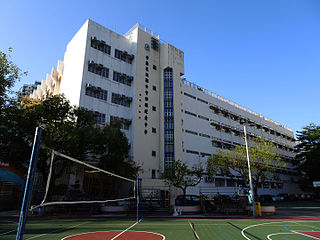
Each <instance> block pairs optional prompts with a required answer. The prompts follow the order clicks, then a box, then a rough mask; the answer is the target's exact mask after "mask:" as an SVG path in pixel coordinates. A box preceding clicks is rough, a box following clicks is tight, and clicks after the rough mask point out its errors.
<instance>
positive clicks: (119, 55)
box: [114, 49, 122, 59]
mask: <svg viewBox="0 0 320 240" xmlns="http://www.w3.org/2000/svg"><path fill="white" fill-rule="evenodd" d="M121 53H122V51H120V50H118V49H115V50H114V57H115V58H118V59H121Z"/></svg>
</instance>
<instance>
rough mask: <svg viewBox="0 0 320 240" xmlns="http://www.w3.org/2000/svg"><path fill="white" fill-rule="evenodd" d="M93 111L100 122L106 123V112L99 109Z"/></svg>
mask: <svg viewBox="0 0 320 240" xmlns="http://www.w3.org/2000/svg"><path fill="white" fill-rule="evenodd" d="M92 113H93V115H94V117H95V119H96V121H97V123H98V124H105V122H106V115H105V114H104V113H100V112H97V111H95V112H92Z"/></svg>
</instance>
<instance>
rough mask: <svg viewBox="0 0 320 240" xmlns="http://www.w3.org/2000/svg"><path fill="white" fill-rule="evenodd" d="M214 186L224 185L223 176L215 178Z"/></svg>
mask: <svg viewBox="0 0 320 240" xmlns="http://www.w3.org/2000/svg"><path fill="white" fill-rule="evenodd" d="M215 183H216V187H224V186H225V181H224V179H223V178H216V181H215Z"/></svg>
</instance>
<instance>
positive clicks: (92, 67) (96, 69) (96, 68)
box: [88, 61, 109, 78]
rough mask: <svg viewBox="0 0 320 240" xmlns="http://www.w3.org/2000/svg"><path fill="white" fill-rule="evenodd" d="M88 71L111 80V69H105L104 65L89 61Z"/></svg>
mask: <svg viewBox="0 0 320 240" xmlns="http://www.w3.org/2000/svg"><path fill="white" fill-rule="evenodd" d="M88 71H89V72H92V73H94V74H97V75H100V76H102V77H106V78H109V69H108V68H106V67H104V66H103V65H102V64H98V63H95V62H94V61H89V63H88Z"/></svg>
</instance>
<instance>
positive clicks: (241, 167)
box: [207, 138, 286, 196]
mask: <svg viewBox="0 0 320 240" xmlns="http://www.w3.org/2000/svg"><path fill="white" fill-rule="evenodd" d="M248 151H249V156H250V167H251V176H252V182H253V188H254V194H255V196H257V192H258V186H259V185H261V184H263V183H264V182H265V181H266V180H268V179H270V178H273V179H275V178H277V175H276V170H277V168H279V167H284V166H286V164H285V163H284V162H283V161H282V160H281V158H279V157H278V156H277V155H276V147H275V146H274V145H273V143H272V142H270V141H268V140H266V139H264V138H256V139H254V140H253V141H252V146H250V147H248ZM207 172H208V175H209V176H211V177H212V176H213V175H215V174H217V173H220V174H223V175H226V176H229V177H231V178H234V177H235V176H237V177H240V179H241V182H242V184H243V185H245V184H246V183H247V182H248V162H247V155H246V147H245V146H236V147H235V149H234V151H232V150H228V149H224V150H218V151H217V153H216V154H215V155H213V156H212V157H210V158H209V159H208V164H207Z"/></svg>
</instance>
